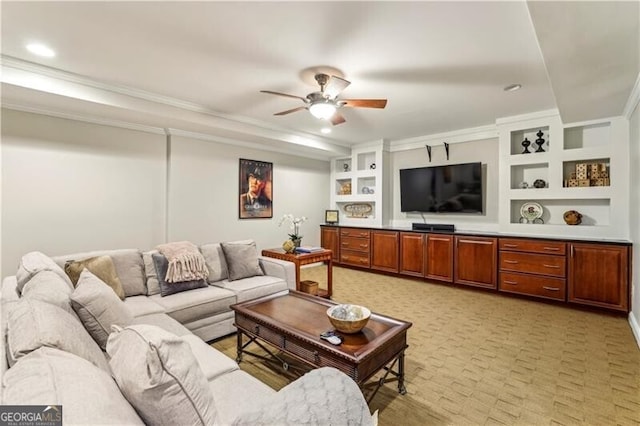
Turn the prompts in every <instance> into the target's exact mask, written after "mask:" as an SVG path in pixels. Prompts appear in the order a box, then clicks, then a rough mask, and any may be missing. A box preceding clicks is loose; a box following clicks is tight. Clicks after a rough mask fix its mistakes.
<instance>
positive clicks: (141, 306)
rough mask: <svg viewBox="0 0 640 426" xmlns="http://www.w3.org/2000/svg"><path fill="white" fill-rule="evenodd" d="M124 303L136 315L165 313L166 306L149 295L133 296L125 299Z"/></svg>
mask: <svg viewBox="0 0 640 426" xmlns="http://www.w3.org/2000/svg"><path fill="white" fill-rule="evenodd" d="M124 305H125V306H126V307H127V309H128V310H129V313H131V315H133V316H134V317H140V316H142V315H149V314H161V313H164V308H163V307H162V306H160V305H158V304H157V303H156V302H154V301H153V300H151V298H150V297H147V296H131V297H127V298H126V299H124Z"/></svg>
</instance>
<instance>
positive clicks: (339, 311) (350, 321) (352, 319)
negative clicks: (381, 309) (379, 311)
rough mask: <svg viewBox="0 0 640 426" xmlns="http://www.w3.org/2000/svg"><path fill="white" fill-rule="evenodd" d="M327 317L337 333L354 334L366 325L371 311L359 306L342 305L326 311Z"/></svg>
mask: <svg viewBox="0 0 640 426" xmlns="http://www.w3.org/2000/svg"><path fill="white" fill-rule="evenodd" d="M327 316H328V317H329V321H330V322H331V325H333V327H334V328H335V329H336V330H337V331H339V332H341V333H345V334H355V333H359V332H360V331H361V330H362V329H363V328H364V326H365V325H367V322H369V317H370V316H371V311H370V310H369V309H367V308H365V307H364V306H360V305H351V304H342V305H335V306H332V307H330V308H329V309H327Z"/></svg>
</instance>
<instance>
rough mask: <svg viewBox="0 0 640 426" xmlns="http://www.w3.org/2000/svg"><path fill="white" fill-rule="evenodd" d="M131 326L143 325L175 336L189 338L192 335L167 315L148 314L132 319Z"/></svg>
mask: <svg viewBox="0 0 640 426" xmlns="http://www.w3.org/2000/svg"><path fill="white" fill-rule="evenodd" d="M132 324H144V325H153V326H155V327H160V328H161V329H163V330H164V331H168V332H169V333H171V334H175V335H176V336H189V335H191V336H192V335H193V333H191V331H189V329H188V328H187V327H185V326H184V325H182V324H180V323H179V322H178V321H176V320H174V319H173V318H171V317H170V316H169V315H167V314H164V313H163V314H149V315H142V316H139V317H136V318H134V319H133V322H132Z"/></svg>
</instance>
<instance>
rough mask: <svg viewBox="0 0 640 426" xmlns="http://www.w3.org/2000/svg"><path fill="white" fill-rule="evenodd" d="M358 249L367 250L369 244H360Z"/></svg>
mask: <svg viewBox="0 0 640 426" xmlns="http://www.w3.org/2000/svg"><path fill="white" fill-rule="evenodd" d="M360 248H369V244H360Z"/></svg>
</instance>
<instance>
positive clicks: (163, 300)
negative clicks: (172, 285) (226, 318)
mask: <svg viewBox="0 0 640 426" xmlns="http://www.w3.org/2000/svg"><path fill="white" fill-rule="evenodd" d="M150 297H151V300H153V301H154V302H155V303H157V304H158V305H160V306H162V307H163V308H164V310H165V312H166V313H167V314H168V315H169V316H170V317H171V318H173V319H175V320H176V321H178V322H179V323H181V324H187V323H190V322H193V321H197V320H199V319H202V318H207V317H210V316H213V315H215V314H218V313H223V312H228V311H231V308H229V306H231V305H233V304H234V303H236V295H235V294H234V293H233V292H232V291H230V290H226V289H224V288H219V287H214V286H207V287H205V288H197V289H195V290H190V291H184V292H182V293H176V294H172V295H171V296H167V297H162V296H160V295H159V294H156V295H154V296H150Z"/></svg>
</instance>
